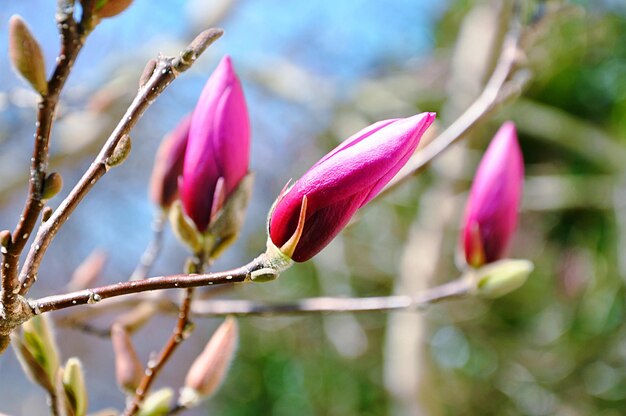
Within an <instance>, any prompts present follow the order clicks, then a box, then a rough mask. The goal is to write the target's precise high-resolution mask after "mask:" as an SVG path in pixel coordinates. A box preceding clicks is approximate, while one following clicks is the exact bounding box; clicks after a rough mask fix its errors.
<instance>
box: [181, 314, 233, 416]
mask: <svg viewBox="0 0 626 416" xmlns="http://www.w3.org/2000/svg"><path fill="white" fill-rule="evenodd" d="M238 342H239V328H238V325H237V321H236V320H235V318H233V317H232V316H229V317H227V318H226V320H225V321H224V322H223V323H222V324H221V325H220V326H219V328H218V329H217V330H216V331H215V333H214V334H213V336H212V337H211V339H210V340H209V342H208V344H207V346H206V347H205V349H204V351H202V352H201V353H200V355H199V356H198V358H196V360H195V361H194V362H193V364H192V365H191V367H190V369H189V372H188V373H187V377H186V378H185V387H184V388H183V389H181V392H180V398H179V400H178V403H179V404H180V405H182V406H185V407H192V406H195V405H196V404H198V402H199V401H200V400H202V399H205V398H207V397H208V396H210V395H211V394H213V393H214V392H215V391H216V390H217V388H218V387H219V386H220V384H221V383H222V381H223V380H224V378H225V377H226V373H227V371H228V367H229V366H230V362H231V361H232V358H233V356H234V354H235V349H236V348H237V343H238Z"/></svg>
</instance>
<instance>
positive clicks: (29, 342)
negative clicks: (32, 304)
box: [22, 315, 60, 385]
mask: <svg viewBox="0 0 626 416" xmlns="http://www.w3.org/2000/svg"><path fill="white" fill-rule="evenodd" d="M22 342H23V345H24V347H25V348H26V349H27V350H28V352H30V354H31V355H32V356H33V357H34V358H35V359H36V360H37V363H38V364H39V365H40V366H41V368H42V370H43V371H44V372H45V374H46V377H47V381H48V382H49V383H51V384H52V385H54V384H55V382H56V375H57V371H58V369H59V362H60V359H59V349H58V347H57V344H56V341H55V338H54V332H53V330H52V324H51V323H50V320H49V319H48V317H47V315H37V316H34V317H33V318H31V319H30V320H28V321H26V322H24V323H23V324H22ZM36 382H40V381H36Z"/></svg>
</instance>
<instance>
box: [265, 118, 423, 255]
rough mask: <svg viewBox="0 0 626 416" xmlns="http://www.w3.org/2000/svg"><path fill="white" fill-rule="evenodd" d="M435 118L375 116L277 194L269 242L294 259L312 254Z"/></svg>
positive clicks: (366, 198)
mask: <svg viewBox="0 0 626 416" xmlns="http://www.w3.org/2000/svg"><path fill="white" fill-rule="evenodd" d="M434 119H435V114H434V113H422V114H418V115H415V116H413V117H409V118H404V119H392V120H384V121H380V122H378V123H375V124H373V125H371V126H369V127H367V128H365V129H363V130H361V131H359V132H358V133H356V134H354V135H353V136H351V137H350V138H349V139H347V140H346V141H344V142H343V143H341V144H340V145H339V146H338V147H336V148H335V149H334V150H333V151H331V152H330V153H328V154H327V155H326V156H324V157H323V158H322V159H321V160H320V161H318V162H317V163H316V164H315V165H313V167H312V168H311V169H309V171H308V172H306V173H305V174H304V175H303V176H302V177H301V178H300V179H299V180H298V181H297V182H296V183H295V184H294V185H293V187H292V188H290V189H289V190H287V191H286V192H284V193H283V194H282V195H280V196H279V198H278V201H277V202H276V205H275V207H274V211H273V212H272V214H271V218H270V224H269V235H270V239H271V241H272V243H273V244H274V245H275V246H276V247H278V248H280V250H281V251H282V252H283V253H284V254H286V255H287V256H289V257H290V258H291V259H292V260H294V261H297V262H303V261H306V260H308V259H310V258H311V257H313V256H314V255H315V254H317V253H318V252H319V251H320V250H322V249H323V248H324V247H325V246H326V245H327V244H328V243H330V241H331V240H332V239H333V238H334V237H335V236H336V235H337V234H338V233H339V232H340V231H341V230H342V229H343V227H345V226H346V224H347V223H348V221H350V218H351V217H352V216H353V215H354V213H355V212H356V211H357V210H358V209H359V208H361V207H362V206H364V205H365V204H367V203H368V202H369V201H371V200H372V199H373V198H374V197H375V196H376V195H377V194H378V193H379V192H380V191H381V190H382V189H383V187H384V186H385V185H386V184H387V183H388V182H389V181H390V180H391V179H392V178H393V177H394V176H395V174H396V173H398V171H399V170H400V169H401V168H402V166H404V164H405V163H406V162H407V160H408V159H409V157H410V156H411V155H412V154H413V152H414V151H415V148H416V147H417V145H418V143H419V141H420V139H421V137H422V135H423V134H424V132H425V131H426V129H427V128H428V127H429V126H430V125H431V124H432V123H433V121H434Z"/></svg>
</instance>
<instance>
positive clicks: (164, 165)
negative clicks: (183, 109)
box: [150, 115, 191, 208]
mask: <svg viewBox="0 0 626 416" xmlns="http://www.w3.org/2000/svg"><path fill="white" fill-rule="evenodd" d="M190 125H191V115H189V116H187V117H185V118H184V119H183V120H182V121H181V122H180V123H179V124H178V126H176V128H175V129H174V130H173V131H172V132H171V133H170V134H168V135H167V136H166V137H165V138H164V139H163V141H162V142H161V145H160V146H159V150H158V151H157V154H156V158H155V161H154V168H153V169H152V177H151V178H150V197H151V198H152V200H153V201H154V203H155V204H157V205H159V206H161V207H162V208H169V207H170V205H172V202H174V200H175V199H176V197H177V196H178V177H179V176H180V175H182V173H183V163H184V161H185V149H186V148H187V138H188V137H189V126H190Z"/></svg>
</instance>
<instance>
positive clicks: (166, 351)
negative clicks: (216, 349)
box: [123, 288, 194, 416]
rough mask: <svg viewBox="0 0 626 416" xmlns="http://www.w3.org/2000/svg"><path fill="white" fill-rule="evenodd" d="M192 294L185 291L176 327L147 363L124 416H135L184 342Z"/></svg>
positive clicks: (191, 289)
mask: <svg viewBox="0 0 626 416" xmlns="http://www.w3.org/2000/svg"><path fill="white" fill-rule="evenodd" d="M193 292H194V290H193V288H190V289H187V290H185V297H184V299H183V301H182V303H181V305H180V310H179V312H178V320H177V321H176V327H175V328H174V330H173V331H172V335H171V336H170V338H169V339H168V340H167V343H166V344H165V346H164V347H163V348H162V349H161V352H160V353H159V355H158V357H157V358H156V360H150V361H148V364H147V366H146V371H145V373H144V376H143V378H142V379H141V382H140V383H139V387H137V390H136V391H135V395H134V396H133V399H132V400H131V401H130V402H129V403H128V406H127V407H126V410H124V413H123V415H124V416H132V415H135V414H137V412H138V411H139V408H140V406H141V403H143V400H144V398H145V397H146V395H147V394H148V391H149V390H150V387H151V386H152V384H153V383H154V381H155V380H156V378H157V376H158V375H159V373H160V372H161V370H162V369H163V367H164V366H165V364H166V363H167V361H168V360H169V359H170V357H171V356H172V355H173V354H174V352H175V351H176V349H177V348H178V346H179V345H180V344H181V343H182V342H183V341H184V340H185V336H186V334H185V332H186V331H188V327H189V325H190V321H189V311H190V310H191V302H192V301H193Z"/></svg>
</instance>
